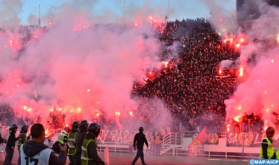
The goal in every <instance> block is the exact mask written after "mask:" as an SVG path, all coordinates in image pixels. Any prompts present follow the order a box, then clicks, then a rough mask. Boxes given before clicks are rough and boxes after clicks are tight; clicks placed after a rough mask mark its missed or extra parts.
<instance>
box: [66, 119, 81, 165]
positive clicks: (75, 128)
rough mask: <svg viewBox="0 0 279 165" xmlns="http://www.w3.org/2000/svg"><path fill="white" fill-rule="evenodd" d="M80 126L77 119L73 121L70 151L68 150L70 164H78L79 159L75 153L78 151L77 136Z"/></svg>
mask: <svg viewBox="0 0 279 165" xmlns="http://www.w3.org/2000/svg"><path fill="white" fill-rule="evenodd" d="M78 127H79V122H77V121H75V122H73V124H72V129H71V132H70V134H69V139H68V141H69V151H68V155H69V160H70V165H76V164H77V163H76V162H77V161H76V157H75V154H76V152H77V150H76V146H75V145H76V143H75V141H76V136H77V133H78Z"/></svg>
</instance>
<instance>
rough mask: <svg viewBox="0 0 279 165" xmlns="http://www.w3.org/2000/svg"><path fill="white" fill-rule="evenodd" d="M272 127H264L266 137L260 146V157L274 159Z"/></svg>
mask: <svg viewBox="0 0 279 165" xmlns="http://www.w3.org/2000/svg"><path fill="white" fill-rule="evenodd" d="M274 132H275V130H274V128H273V127H268V128H267V129H266V138H264V139H263V141H262V147H261V153H260V158H261V159H275V158H276V154H274V147H273V143H272V137H273V135H274Z"/></svg>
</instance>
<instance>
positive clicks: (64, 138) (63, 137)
mask: <svg viewBox="0 0 279 165" xmlns="http://www.w3.org/2000/svg"><path fill="white" fill-rule="evenodd" d="M67 143H68V134H67V132H66V131H65V130H63V131H62V132H61V133H60V134H59V135H58V139H57V141H56V142H55V143H54V144H53V145H52V150H53V151H54V152H55V153H56V154H60V152H61V151H60V147H59V144H60V145H61V146H64V145H66V146H67Z"/></svg>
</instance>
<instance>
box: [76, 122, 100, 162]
mask: <svg viewBox="0 0 279 165" xmlns="http://www.w3.org/2000/svg"><path fill="white" fill-rule="evenodd" d="M99 134H100V126H99V125H98V124H96V123H92V124H90V125H89V126H88V132H87V134H86V135H85V137H84V139H83V142H82V154H81V165H105V162H104V161H103V160H102V159H101V158H100V157H99V155H98V152H97V142H96V141H97V140H96V139H97V137H98V136H99Z"/></svg>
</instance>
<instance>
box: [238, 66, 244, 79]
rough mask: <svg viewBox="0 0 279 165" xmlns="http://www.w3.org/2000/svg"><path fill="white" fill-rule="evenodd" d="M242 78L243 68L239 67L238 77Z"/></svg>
mask: <svg viewBox="0 0 279 165" xmlns="http://www.w3.org/2000/svg"><path fill="white" fill-rule="evenodd" d="M242 76H243V67H240V69H239V77H242Z"/></svg>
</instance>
